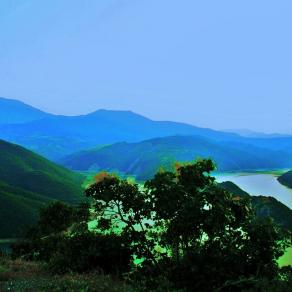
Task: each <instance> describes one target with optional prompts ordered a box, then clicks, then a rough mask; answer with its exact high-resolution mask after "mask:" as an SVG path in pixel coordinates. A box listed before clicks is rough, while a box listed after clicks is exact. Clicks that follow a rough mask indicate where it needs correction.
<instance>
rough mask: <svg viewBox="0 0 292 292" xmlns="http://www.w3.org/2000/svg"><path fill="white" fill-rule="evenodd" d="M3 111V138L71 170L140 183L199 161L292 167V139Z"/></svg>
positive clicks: (113, 117)
mask: <svg viewBox="0 0 292 292" xmlns="http://www.w3.org/2000/svg"><path fill="white" fill-rule="evenodd" d="M2 108H4V110H2ZM0 109H1V113H3V115H1V116H2V118H1V122H0V138H1V139H4V140H7V141H10V142H13V143H16V144H19V145H22V146H24V147H26V148H28V149H30V150H33V151H35V152H36V153H38V154H41V155H43V156H45V157H47V158H49V159H51V160H54V161H58V162H59V161H61V162H62V163H64V165H66V166H70V167H71V168H72V169H82V170H83V169H100V168H106V169H108V168H109V167H110V168H111V169H117V170H119V171H122V172H125V173H131V174H134V175H137V176H138V177H141V178H142V177H147V176H148V175H150V174H152V173H153V172H154V169H155V168H156V167H158V165H160V164H162V165H166V166H167V167H168V166H169V165H170V164H171V163H172V162H173V161H174V160H190V159H194V158H195V157H197V156H201V157H206V156H208V157H211V158H213V159H215V160H216V162H217V164H218V167H219V169H222V170H252V169H258V168H282V167H292V136H287V137H286V136H274V135H273V136H269V135H268V136H265V137H252V138H251V137H243V136H241V135H238V134H234V133H228V132H221V131H214V130H212V129H206V128H199V127H195V126H192V125H188V124H183V123H176V122H167V121H165V122H163V121H153V120H150V119H148V118H146V117H143V116H141V115H137V114H135V113H133V112H130V111H109V110H98V111H95V112H93V113H90V114H88V115H81V116H73V117H72V116H58V115H51V114H47V113H44V112H42V111H39V110H37V109H35V108H33V107H30V106H28V105H25V104H23V103H21V102H17V101H15V100H7V99H0ZM4 113H5V115H4ZM11 117H15V118H14V119H12V118H11ZM258 136H259V135H258ZM121 142H123V143H122V144H121ZM117 143H118V144H117ZM113 144H114V145H113ZM105 146H106V147H105ZM88 149H89V150H88ZM90 149H94V150H90ZM84 151H86V152H84ZM79 152H81V153H79ZM117 157H118V158H119V159H117ZM81 159H82V161H81ZM118 160H119V161H118Z"/></svg>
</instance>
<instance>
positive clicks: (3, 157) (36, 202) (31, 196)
mask: <svg viewBox="0 0 292 292" xmlns="http://www.w3.org/2000/svg"><path fill="white" fill-rule="evenodd" d="M81 183H82V177H81V176H80V175H77V174H75V173H73V172H71V171H69V170H67V169H65V168H63V167H60V166H58V165H56V164H54V163H52V162H50V161H48V160H46V159H44V158H42V157H40V156H38V155H36V154H34V153H32V152H30V151H28V150H26V149H24V148H22V147H20V146H17V145H14V144H10V143H7V142H4V141H1V140H0V222H1V223H0V238H5V237H16V236H19V235H20V234H21V231H22V229H23V228H24V227H25V226H27V225H30V224H32V223H33V222H35V221H36V219H37V216H38V210H39V208H40V207H41V206H43V205H44V204H47V203H48V202H49V201H50V200H54V199H57V200H63V201H66V202H69V203H75V202H78V201H80V199H81V197H82V189H81Z"/></svg>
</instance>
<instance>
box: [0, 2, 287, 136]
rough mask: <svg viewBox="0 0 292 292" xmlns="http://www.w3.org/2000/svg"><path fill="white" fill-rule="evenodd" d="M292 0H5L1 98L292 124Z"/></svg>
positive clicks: (196, 120)
mask: <svg viewBox="0 0 292 292" xmlns="http://www.w3.org/2000/svg"><path fill="white" fill-rule="evenodd" d="M291 12H292V2H291V1H290V0H287V1H281V0H277V1H276V0H275V1H269V0H237V1H234V0H230V1H225V0H220V1H218V0H213V1H211V0H205V1H195V0H176V1H174V0H82V1H80V0H79V1H77V0H47V1H39V0H1V2H0V96H4V97H10V98H16V99H20V100H22V101H24V102H27V103H29V104H32V105H34V106H36V107H39V108H41V109H43V110H46V111H49V112H54V113H58V114H70V115H73V114H82V113H87V112H90V111H94V110H96V109H99V108H106V109H121V110H123V109H126V110H132V111H135V112H137V113H140V114H143V115H145V116H148V117H150V118H153V119H156V120H174V121H183V122H187V123H191V124H195V125H198V126H204V127H211V128H215V129H230V128H244V129H247V128H248V129H251V130H256V131H265V132H282V133H292V38H291V34H292V33H291V30H292V18H291Z"/></svg>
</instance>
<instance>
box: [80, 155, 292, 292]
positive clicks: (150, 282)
mask: <svg viewBox="0 0 292 292" xmlns="http://www.w3.org/2000/svg"><path fill="white" fill-rule="evenodd" d="M214 169H215V167H214V164H213V162H212V161H211V160H200V161H197V162H195V163H191V164H182V165H177V166H176V170H175V171H173V172H171V171H160V172H158V173H157V174H156V175H155V177H154V178H153V179H151V180H149V181H147V182H145V184H144V185H143V186H141V185H138V184H136V183H134V182H131V181H128V180H124V179H120V178H119V177H117V176H115V175H111V174H107V173H101V174H99V175H98V176H97V177H96V181H95V183H94V184H92V185H91V186H90V187H89V188H88V189H87V190H86V195H87V196H88V197H91V198H93V199H94V200H93V201H94V209H95V212H96V219H97V222H98V226H97V231H99V232H103V233H118V234H119V235H120V236H121V237H123V238H124V239H125V242H127V243H128V244H129V246H130V247H131V250H132V252H133V256H134V258H135V260H136V263H139V264H138V267H137V269H136V271H138V272H136V273H134V276H135V277H136V281H145V283H146V286H147V287H150V288H151V286H153V287H155V285H157V282H159V281H161V279H166V280H167V281H168V282H169V283H172V284H173V285H174V286H175V287H176V288H186V289H189V290H196V289H197V290H198V291H212V290H214V289H219V290H220V289H221V290H224V291H229V290H230V291H236V290H234V289H243V288H250V287H252V286H253V285H255V283H256V282H257V281H259V280H260V279H263V278H268V279H269V280H272V279H276V278H277V276H278V265H277V261H276V260H277V259H278V258H279V256H281V255H282V254H283V252H284V249H285V247H286V245H287V241H286V239H285V236H284V234H283V232H282V231H281V230H280V229H279V228H278V227H277V226H275V225H274V224H273V223H272V222H271V221H270V220H268V219H267V220H264V221H263V220H261V221H259V220H257V219H256V218H255V216H254V213H253V210H252V208H251V205H250V202H249V200H248V199H242V198H240V197H237V196H234V195H231V194H230V193H229V192H227V191H226V190H223V189H222V188H220V187H219V186H218V185H217V184H216V182H215V179H214V178H213V177H212V176H211V175H210V173H211V172H212V171H213V170H214Z"/></svg>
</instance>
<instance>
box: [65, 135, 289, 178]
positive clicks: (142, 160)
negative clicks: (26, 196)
mask: <svg viewBox="0 0 292 292" xmlns="http://www.w3.org/2000/svg"><path fill="white" fill-rule="evenodd" d="M198 157H203V158H212V159H213V160H214V161H216V163H217V166H218V170H220V171H242V170H251V169H272V168H277V167H287V166H288V165H291V164H292V155H291V154H290V153H289V152H284V151H276V150H269V149H265V148H261V147H256V146H253V145H247V144H242V143H238V142H233V141H218V140H216V139H207V138H205V137H200V136H171V137H164V138H156V139H150V140H146V141H142V142H138V143H117V144H114V145H110V146H105V147H102V148H99V149H93V150H88V151H83V152H79V153H76V154H73V155H70V156H68V157H65V158H64V159H62V160H61V161H60V162H61V163H62V164H63V165H64V166H66V167H68V168H70V169H73V170H81V171H86V170H94V171H99V170H109V171H117V172H120V173H123V174H126V175H134V176H136V178H137V179H139V180H144V179H148V178H150V177H152V176H153V174H154V173H155V172H156V171H157V170H158V168H159V167H161V166H162V167H164V168H166V169H169V168H171V167H172V166H173V164H174V162H175V161H191V160H194V159H195V158H198Z"/></svg>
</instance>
